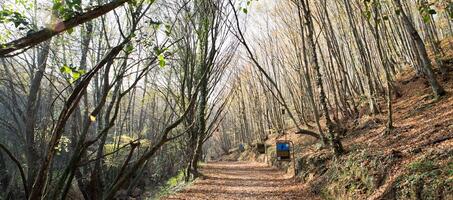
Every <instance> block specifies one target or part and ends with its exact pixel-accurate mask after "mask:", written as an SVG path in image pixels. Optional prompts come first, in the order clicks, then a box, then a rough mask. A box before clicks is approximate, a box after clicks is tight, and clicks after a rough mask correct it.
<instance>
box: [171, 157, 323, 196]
mask: <svg viewBox="0 0 453 200" xmlns="http://www.w3.org/2000/svg"><path fill="white" fill-rule="evenodd" d="M201 172H202V173H203V174H204V176H205V177H204V178H203V179H198V180H196V181H195V182H194V183H193V184H192V185H191V186H189V187H187V188H185V189H184V190H182V191H180V192H178V193H176V194H174V195H172V196H169V197H165V198H164V199H171V200H176V199H178V200H186V199H187V200H192V199H193V200H199V199H228V200H232V199H241V200H243V199H279V200H281V199H307V200H308V199H319V198H317V197H315V196H312V194H311V193H310V192H308V191H307V188H306V187H304V185H303V184H296V183H294V180H293V179H292V178H291V177H290V175H289V174H287V173H285V172H283V171H280V170H278V169H276V168H272V167H269V166H267V165H265V164H262V163H256V162H215V163H208V164H205V165H203V167H202V170H201Z"/></svg>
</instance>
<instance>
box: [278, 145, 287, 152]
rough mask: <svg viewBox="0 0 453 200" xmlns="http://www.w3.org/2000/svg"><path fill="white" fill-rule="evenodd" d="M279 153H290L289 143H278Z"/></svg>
mask: <svg viewBox="0 0 453 200" xmlns="http://www.w3.org/2000/svg"><path fill="white" fill-rule="evenodd" d="M277 151H289V144H288V143H278V144H277Z"/></svg>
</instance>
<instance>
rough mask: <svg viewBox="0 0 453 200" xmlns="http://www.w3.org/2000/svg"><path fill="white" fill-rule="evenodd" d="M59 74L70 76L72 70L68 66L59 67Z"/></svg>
mask: <svg viewBox="0 0 453 200" xmlns="http://www.w3.org/2000/svg"><path fill="white" fill-rule="evenodd" d="M60 72H61V73H63V74H71V73H72V69H71V68H70V67H69V66H68V65H63V66H62V67H60Z"/></svg>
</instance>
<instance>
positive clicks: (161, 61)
mask: <svg viewBox="0 0 453 200" xmlns="http://www.w3.org/2000/svg"><path fill="white" fill-rule="evenodd" d="M157 60H158V61H159V66H160V67H161V68H164V67H165V64H166V62H167V61H166V60H165V56H164V54H159V55H158V56H157Z"/></svg>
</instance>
